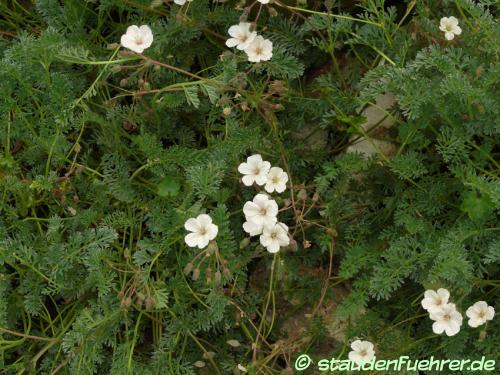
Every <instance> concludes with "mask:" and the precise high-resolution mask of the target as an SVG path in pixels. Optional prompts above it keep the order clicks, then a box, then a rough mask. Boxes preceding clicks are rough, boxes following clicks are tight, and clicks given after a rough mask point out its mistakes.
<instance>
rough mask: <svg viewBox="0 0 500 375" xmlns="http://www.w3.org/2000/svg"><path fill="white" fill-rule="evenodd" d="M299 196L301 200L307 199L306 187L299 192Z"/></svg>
mask: <svg viewBox="0 0 500 375" xmlns="http://www.w3.org/2000/svg"><path fill="white" fill-rule="evenodd" d="M297 198H298V199H299V200H301V201H305V200H306V199H307V191H306V189H300V190H299V193H298V194H297Z"/></svg>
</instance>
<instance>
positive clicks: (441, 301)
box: [421, 288, 450, 313]
mask: <svg viewBox="0 0 500 375" xmlns="http://www.w3.org/2000/svg"><path fill="white" fill-rule="evenodd" d="M449 298H450V292H448V290H446V289H444V288H439V289H438V290H437V291H434V290H426V291H425V293H424V298H423V299H422V302H421V303H422V307H423V308H424V309H426V310H427V311H428V312H429V313H432V312H434V311H439V310H441V308H442V307H443V306H444V305H446V304H447V303H448V299H449Z"/></svg>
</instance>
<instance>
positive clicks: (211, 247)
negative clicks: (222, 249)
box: [207, 241, 219, 255]
mask: <svg viewBox="0 0 500 375" xmlns="http://www.w3.org/2000/svg"><path fill="white" fill-rule="evenodd" d="M218 250H219V246H217V242H215V241H210V243H209V244H208V247H207V254H209V255H212V254H213V253H215V252H216V251H218Z"/></svg>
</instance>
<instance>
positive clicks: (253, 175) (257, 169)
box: [238, 154, 271, 186]
mask: <svg viewBox="0 0 500 375" xmlns="http://www.w3.org/2000/svg"><path fill="white" fill-rule="evenodd" d="M270 168H271V163H269V162H268V161H263V160H262V156H260V155H259V154H256V155H252V156H249V157H248V158H247V162H246V163H241V164H240V165H239V166H238V171H239V172H240V173H241V174H244V175H245V176H243V178H242V179H241V180H242V181H243V184H245V186H252V184H253V183H254V182H255V183H256V184H257V185H260V186H262V185H264V184H265V183H266V181H267V173H268V172H269V169H270Z"/></svg>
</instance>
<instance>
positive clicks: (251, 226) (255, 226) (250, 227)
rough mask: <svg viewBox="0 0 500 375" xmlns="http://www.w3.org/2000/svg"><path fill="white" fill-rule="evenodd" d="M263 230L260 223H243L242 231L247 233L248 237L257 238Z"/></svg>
mask: <svg viewBox="0 0 500 375" xmlns="http://www.w3.org/2000/svg"><path fill="white" fill-rule="evenodd" d="M263 229H264V225H262V224H261V223H254V222H253V221H245V222H244V223H243V230H244V231H245V232H247V233H248V234H249V235H250V237H253V236H258V235H259V234H261V233H262V230H263Z"/></svg>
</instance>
